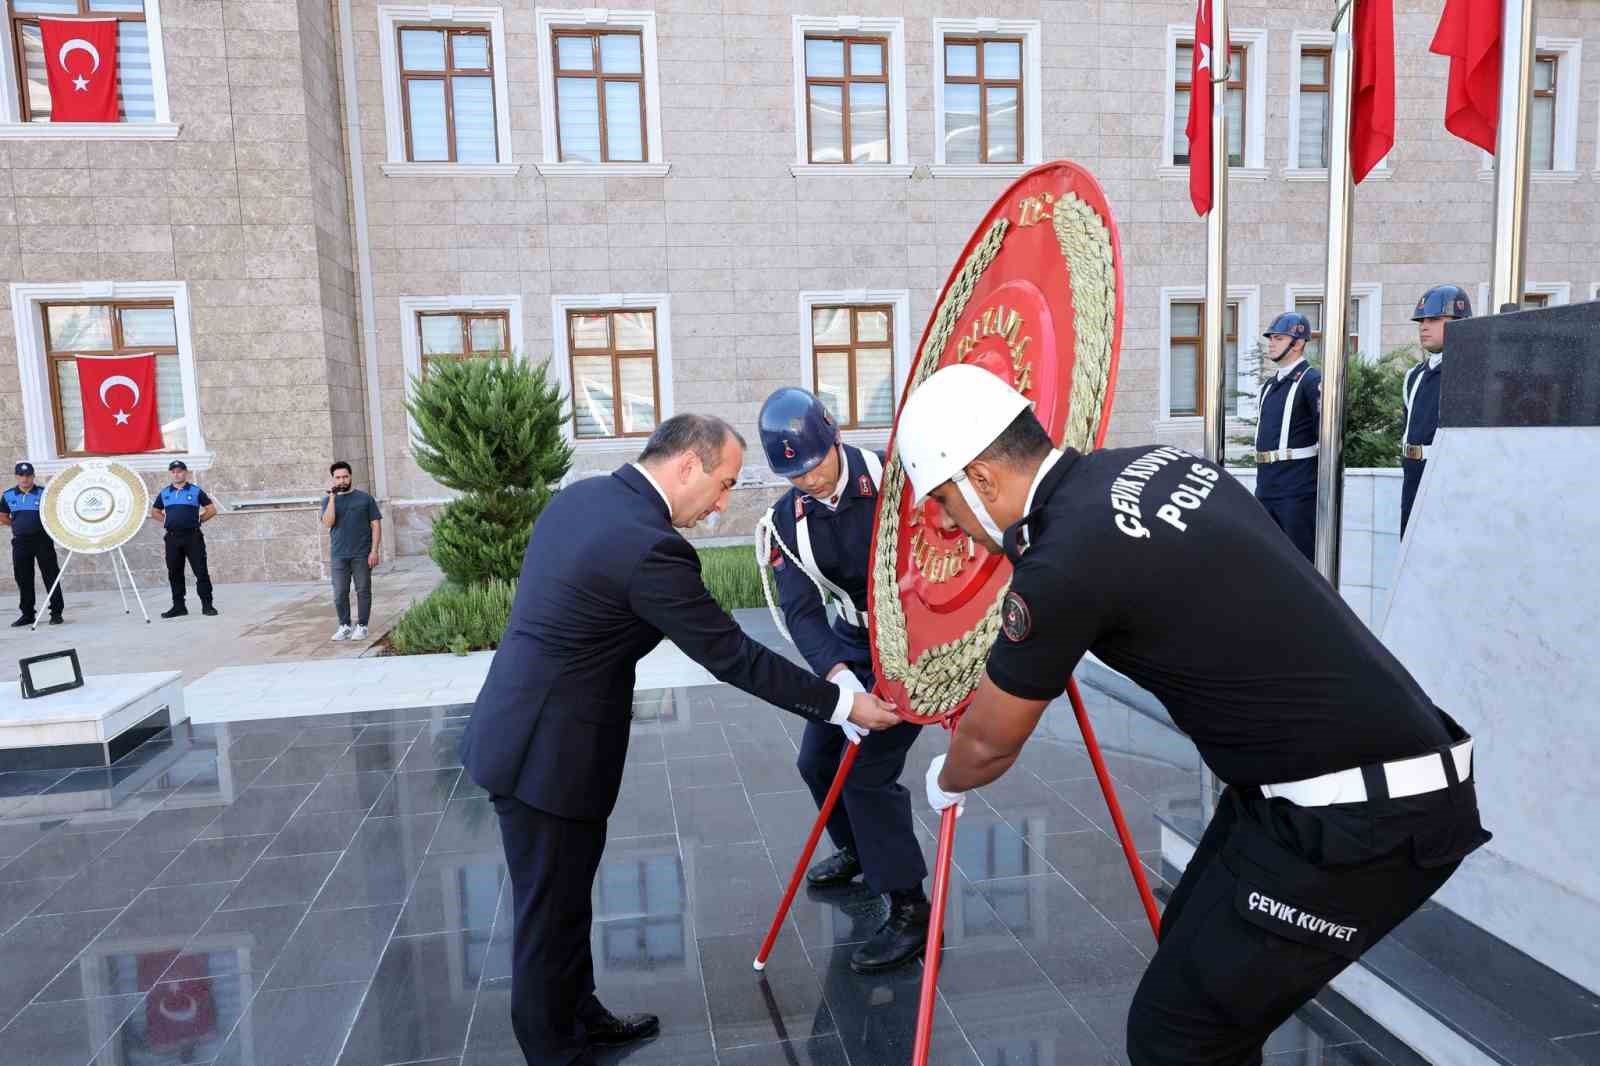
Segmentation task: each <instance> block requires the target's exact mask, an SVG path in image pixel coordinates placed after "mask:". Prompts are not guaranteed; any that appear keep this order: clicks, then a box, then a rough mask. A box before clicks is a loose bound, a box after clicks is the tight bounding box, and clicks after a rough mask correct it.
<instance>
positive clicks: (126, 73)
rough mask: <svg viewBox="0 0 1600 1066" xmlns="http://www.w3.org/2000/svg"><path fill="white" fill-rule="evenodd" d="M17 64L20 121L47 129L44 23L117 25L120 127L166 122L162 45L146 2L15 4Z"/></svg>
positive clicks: (31, 0) (11, 10)
mask: <svg viewBox="0 0 1600 1066" xmlns="http://www.w3.org/2000/svg"><path fill="white" fill-rule="evenodd" d="M7 14H8V16H9V23H10V31H11V45H12V62H13V64H14V66H15V69H16V71H17V87H16V96H15V97H14V101H15V107H16V116H15V117H16V121H20V122H37V123H47V122H49V121H50V116H51V102H50V85H49V77H48V74H47V72H46V69H45V62H46V57H45V54H44V36H43V32H42V31H41V30H40V28H39V19H40V18H41V17H42V18H47V19H95V20H103V19H112V20H114V21H115V22H116V23H117V103H118V108H117V121H119V122H129V123H140V122H144V123H149V122H157V121H165V120H166V114H165V112H166V99H165V97H166V91H165V83H164V81H163V83H162V85H161V91H160V93H159V94H158V92H157V77H156V73H157V62H156V57H158V56H159V52H160V46H159V42H157V43H156V44H155V46H154V47H152V41H151V29H152V25H151V24H152V22H154V20H153V19H149V18H147V17H146V10H145V4H144V0H10V3H9V4H8V6H7ZM158 95H159V97H160V99H159V102H158Z"/></svg>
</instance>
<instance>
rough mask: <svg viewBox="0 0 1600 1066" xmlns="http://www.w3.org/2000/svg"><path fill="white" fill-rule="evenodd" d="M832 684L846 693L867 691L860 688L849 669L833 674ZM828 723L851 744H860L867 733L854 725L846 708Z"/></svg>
mask: <svg viewBox="0 0 1600 1066" xmlns="http://www.w3.org/2000/svg"><path fill="white" fill-rule="evenodd" d="M833 683H834V684H835V685H838V686H839V687H840V688H842V689H844V690H845V691H846V692H865V691H867V690H866V689H864V688H862V687H861V680H860V679H859V678H857V677H856V675H855V674H854V673H853V672H852V671H850V670H849V669H845V670H840V671H839V672H838V673H837V674H834V675H833ZM830 721H832V722H833V724H834V725H836V726H838V727H839V728H840V729H842V730H844V738H845V739H846V740H848V741H849V742H850V743H852V744H859V743H861V738H862V737H864V736H866V735H867V731H866V730H865V729H862V728H861V727H860V726H858V725H856V724H855V723H854V722H852V721H851V720H850V709H849V708H848V707H846V708H844V711H843V713H842V715H841V713H840V712H837V711H836V712H834V716H833V718H831V719H830Z"/></svg>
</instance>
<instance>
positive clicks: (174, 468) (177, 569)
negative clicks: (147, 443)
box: [150, 459, 217, 618]
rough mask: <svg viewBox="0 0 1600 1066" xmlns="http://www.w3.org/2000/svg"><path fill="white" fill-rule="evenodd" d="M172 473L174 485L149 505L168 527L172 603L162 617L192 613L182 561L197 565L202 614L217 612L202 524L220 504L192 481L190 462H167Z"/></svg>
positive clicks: (157, 519) (163, 491)
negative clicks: (215, 502) (187, 603)
mask: <svg viewBox="0 0 1600 1066" xmlns="http://www.w3.org/2000/svg"><path fill="white" fill-rule="evenodd" d="M167 470H168V471H169V472H170V473H171V474H172V484H170V485H168V486H167V487H166V488H164V489H162V490H161V492H160V493H159V494H158V495H157V496H156V498H155V501H154V502H153V503H151V504H150V518H151V519H152V520H153V521H156V522H160V523H162V524H163V526H165V528H166V531H167V533H166V544H167V583H168V584H169V585H171V587H172V606H171V607H169V608H167V609H166V610H165V611H162V612H161V617H162V618H177V617H179V616H180V615H186V614H188V613H189V608H188V607H187V606H185V605H184V600H185V598H186V597H187V592H188V590H187V588H186V587H185V581H184V575H183V564H184V562H185V561H187V562H188V563H189V565H190V566H191V567H193V568H194V589H195V591H196V592H198V593H199V594H200V613H201V614H216V613H217V609H216V607H214V606H213V605H212V603H211V571H210V570H209V569H208V568H207V567H206V538H205V534H204V533H201V532H200V527H201V526H202V525H203V524H205V523H206V522H209V521H211V520H212V519H213V518H215V517H216V515H217V505H216V504H214V503H212V502H211V497H210V496H207V495H206V492H205V490H204V489H202V488H201V487H200V486H199V485H191V484H190V483H189V465H188V464H187V463H185V462H184V461H183V460H182V459H174V460H172V462H170V463H168V464H167Z"/></svg>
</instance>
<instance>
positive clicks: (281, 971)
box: [262, 904, 400, 988]
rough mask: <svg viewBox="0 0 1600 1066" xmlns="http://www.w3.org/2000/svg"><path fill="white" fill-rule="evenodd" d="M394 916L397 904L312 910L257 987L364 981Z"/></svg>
mask: <svg viewBox="0 0 1600 1066" xmlns="http://www.w3.org/2000/svg"><path fill="white" fill-rule="evenodd" d="M399 916H400V906H399V904H389V905H387V906H382V907H353V908H348V909H345V910H336V911H318V910H313V911H312V912H311V913H309V914H307V915H306V916H305V919H304V920H303V921H301V923H300V927H299V928H298V929H296V930H295V932H294V935H293V936H291V937H290V938H289V942H288V943H287V944H285V945H284V947H283V950H282V951H281V952H280V953H279V954H278V959H277V961H276V962H275V963H274V964H273V966H272V969H271V971H270V972H269V973H268V974H267V980H266V982H265V984H264V985H263V986H262V987H264V988H305V987H310V986H313V985H323V984H331V983H335V982H343V981H365V980H367V979H369V978H370V977H371V976H372V973H373V970H374V969H376V967H377V965H378V959H379V958H380V957H381V956H382V954H383V950H384V945H385V944H386V943H387V942H388V940H389V936H390V934H391V933H392V932H393V931H394V923H395V919H396V918H398V917H399Z"/></svg>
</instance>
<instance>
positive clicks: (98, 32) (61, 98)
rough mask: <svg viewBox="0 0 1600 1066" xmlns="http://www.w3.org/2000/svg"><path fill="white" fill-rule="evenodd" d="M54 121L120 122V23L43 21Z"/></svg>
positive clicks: (46, 63)
mask: <svg viewBox="0 0 1600 1066" xmlns="http://www.w3.org/2000/svg"><path fill="white" fill-rule="evenodd" d="M39 32H40V34H41V35H42V36H43V38H44V42H43V43H44V66H45V72H46V74H47V75H48V77H49V81H50V121H51V122H115V121H117V110H118V108H117V20H116V19H47V18H42V19H40V20H39Z"/></svg>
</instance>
